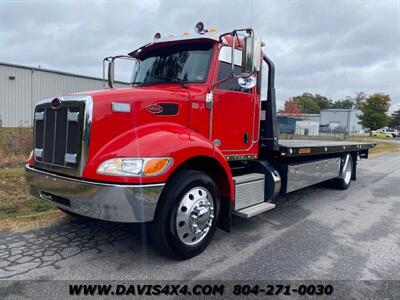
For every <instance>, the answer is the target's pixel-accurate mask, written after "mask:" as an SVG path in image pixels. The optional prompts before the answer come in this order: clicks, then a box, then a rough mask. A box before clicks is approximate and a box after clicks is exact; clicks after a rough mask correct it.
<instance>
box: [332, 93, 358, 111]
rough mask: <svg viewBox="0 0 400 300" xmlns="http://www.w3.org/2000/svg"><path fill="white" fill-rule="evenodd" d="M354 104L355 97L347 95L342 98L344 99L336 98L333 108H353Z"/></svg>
mask: <svg viewBox="0 0 400 300" xmlns="http://www.w3.org/2000/svg"><path fill="white" fill-rule="evenodd" d="M354 106H355V105H354V99H353V98H351V97H349V96H347V97H346V98H344V99H342V100H336V101H335V102H334V103H333V106H332V107H333V108H345V109H351V108H353V107H354Z"/></svg>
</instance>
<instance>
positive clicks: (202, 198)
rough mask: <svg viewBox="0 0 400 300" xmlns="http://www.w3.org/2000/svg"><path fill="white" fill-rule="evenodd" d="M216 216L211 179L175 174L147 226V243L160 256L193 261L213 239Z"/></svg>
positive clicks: (190, 173) (195, 173)
mask: <svg viewBox="0 0 400 300" xmlns="http://www.w3.org/2000/svg"><path fill="white" fill-rule="evenodd" d="M199 209H201V211H200V210H199ZM219 212H220V203H219V193H218V188H217V186H216V184H215V182H214V181H213V180H212V178H211V177H210V176H208V175H207V174H205V173H203V172H199V171H194V170H182V171H178V172H177V173H176V174H174V175H173V176H172V177H171V178H170V179H169V181H168V183H167V185H166V186H165V188H164V190H163V192H162V194H161V197H160V200H159V204H158V206H157V209H156V213H155V216H154V220H153V222H152V223H151V224H150V241H151V243H152V244H153V246H154V247H155V248H156V249H157V250H158V251H159V252H160V253H161V254H163V255H166V256H170V257H173V258H175V259H180V260H184V259H188V258H191V257H194V256H196V255H198V254H200V253H201V252H203V251H204V249H206V248H207V246H208V244H209V243H210V241H211V239H212V237H213V236H214V233H215V230H216V228H217V224H218V218H219ZM199 216H200V217H199ZM196 228H197V229H196ZM199 230H200V231H201V232H199Z"/></svg>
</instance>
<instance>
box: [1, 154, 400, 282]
mask: <svg viewBox="0 0 400 300" xmlns="http://www.w3.org/2000/svg"><path fill="white" fill-rule="evenodd" d="M276 203H277V208H276V209H275V210H272V211H269V212H266V213H263V214H261V215H258V216H257V217H254V218H252V219H248V220H246V219H241V218H234V220H233V226H232V232H231V233H226V232H224V231H222V230H218V231H217V233H216V235H215V237H214V240H213V241H212V243H211V244H210V245H209V247H208V248H207V249H206V251H205V252H203V253H202V254H201V255H199V256H197V257H195V258H193V259H190V260H187V261H175V260H173V259H170V258H166V257H163V256H160V255H159V254H158V253H157V252H155V251H154V250H153V249H152V248H151V246H149V244H148V243H147V242H146V238H145V235H143V234H142V233H141V229H140V227H137V226H132V225H126V224H113V223H106V222H98V221H93V220H88V219H77V218H73V217H71V218H68V221H66V222H65V223H63V224H59V225H54V226H51V227H48V228H43V229H40V230H34V231H28V232H22V233H10V232H0V278H1V279H28V280H31V279H40V280H49V279H77V280H80V279H104V280H110V279H116V280H128V279H129V280H132V279H142V280H147V279H175V280H176V279H190V280H193V279H199V280H201V279H221V278H223V279H246V280H249V279H264V280H273V279H277V280H279V279H301V280H304V279H343V280H361V279H362V280H365V279H367V280H375V279H390V280H393V279H397V280H399V279H400V273H399V270H400V153H392V154H387V155H382V156H377V157H373V158H370V159H368V160H362V161H361V162H360V163H359V167H358V179H357V181H353V182H352V184H351V186H350V188H349V190H347V191H338V190H334V189H330V188H328V187H325V186H323V185H318V186H314V187H310V188H307V189H304V190H301V191H297V192H294V193H292V194H291V195H289V196H287V197H279V198H277V199H276Z"/></svg>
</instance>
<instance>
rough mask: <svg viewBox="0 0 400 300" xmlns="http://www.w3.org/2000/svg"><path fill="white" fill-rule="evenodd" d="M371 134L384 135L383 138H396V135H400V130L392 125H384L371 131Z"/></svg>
mask: <svg viewBox="0 0 400 300" xmlns="http://www.w3.org/2000/svg"><path fill="white" fill-rule="evenodd" d="M371 136H376V137H383V138H386V137H387V138H394V137H399V136H400V132H398V131H397V130H395V129H393V128H390V127H383V128H379V129H377V130H373V131H371Z"/></svg>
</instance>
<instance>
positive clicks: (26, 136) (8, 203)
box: [0, 128, 56, 229]
mask: <svg viewBox="0 0 400 300" xmlns="http://www.w3.org/2000/svg"><path fill="white" fill-rule="evenodd" d="M31 149H32V129H31V128H0V229H7V228H15V227H16V226H17V225H18V224H20V223H24V224H25V225H26V224H27V223H30V222H31V221H34V223H41V222H43V220H44V219H47V215H46V214H47V213H51V214H54V213H55V212H56V208H55V207H54V206H53V205H51V204H50V203H48V202H47V201H45V200H42V199H37V198H34V197H32V196H30V194H29V193H28V190H27V186H26V183H25V176H24V167H23V166H24V163H25V161H26V159H27V158H28V155H29V153H30V151H31ZM39 215H40V216H41V217H40V219H41V220H38V218H37V217H38V216H39ZM45 215H46V216H45ZM25 225H24V226H25ZM17 227H20V226H19V225H18V226H17Z"/></svg>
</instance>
